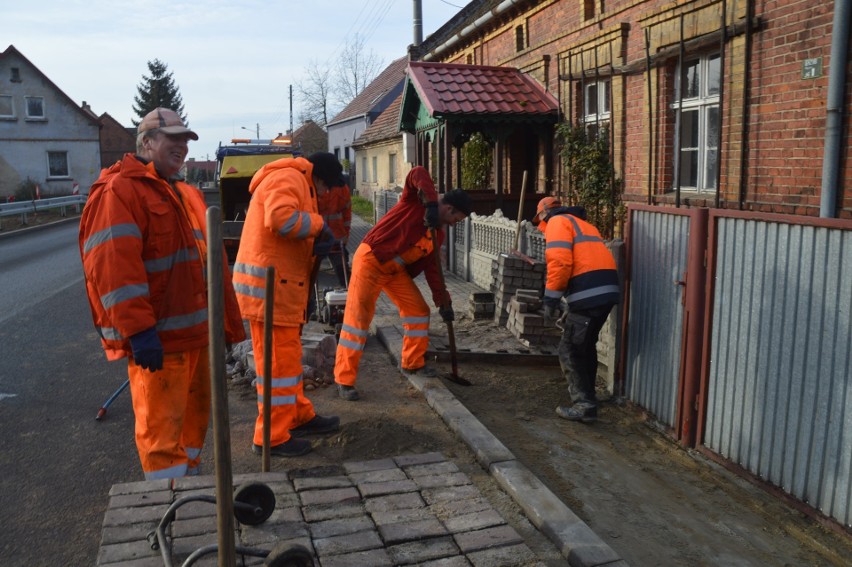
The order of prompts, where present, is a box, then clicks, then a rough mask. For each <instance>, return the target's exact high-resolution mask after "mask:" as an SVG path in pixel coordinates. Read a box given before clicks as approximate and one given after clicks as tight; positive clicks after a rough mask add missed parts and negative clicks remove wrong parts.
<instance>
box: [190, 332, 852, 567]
mask: <svg viewBox="0 0 852 567" xmlns="http://www.w3.org/2000/svg"><path fill="white" fill-rule="evenodd" d="M438 321H439V322H438V323H435V322H433V329H432V331H431V333H432V334H433V335H434V337H433V341H435V342H438V343H440V342H441V340H442V337H443V338H445V337H446V331H445V330H444V329H442V326H441V324H440V320H438ZM378 322H379V323H383V321H381V320H380V321H378ZM311 325H312V326H313V327H310V326H309V327H308V328H306V332H311V331H317V330H318V329H319V332H322V327H321V326H316V324H315V323H312V324H311ZM455 327H456V335H457V341H458V346H459V348H472V349H473V350H478V349H481V350H482V351H492V350H497V349H500V348H506V347H514V346H517V343H514V342H513V340H512V337H511V335H509V333H508V331H506V330H505V329H502V328H499V327H494V326H493V325H491V324H490V323H489V322H481V321H476V322H475V321H470V320H469V319H468V320H466V319H465V318H464V317H463V316H462V317H460V318H459V320H457V321H456V325H455ZM437 366H438V367H439V369H441V370H443V371H444V372H449V370H450V368H449V365H448V364H438V365H437ZM459 375H460V376H462V377H464V378H467V379H468V380H470V381H471V382H473V386H470V387H463V386H458V385H456V384H452V383H450V382H445V383H446V384H447V386H448V387H449V388H450V390H451V391H452V392H453V393H454V394H455V395H456V397H457V398H458V399H459V400H461V401H462V402H463V403H464V405H465V406H466V407H467V408H468V409H469V410H470V411H471V412H472V413H473V414H474V415H476V416H477V418H478V419H479V420H480V421H481V422H482V423H483V424H484V425H485V426H486V427H487V428H488V429H489V430H490V431H491V432H492V433H494V434H495V435H496V436H497V437H498V438H499V439H500V440H501V441H502V442H503V443H504V444H505V445H506V446H507V447H508V448H509V449H510V450H511V451H512V452H513V453H514V454H515V455H516V457H518V459H519V460H520V461H521V462H523V463H524V465H525V466H527V467H528V468H529V469H530V470H531V471H533V473H534V474H536V476H538V478H540V479H541V480H542V482H544V483H545V484H546V485H547V486H548V487H549V488H550V489H551V490H552V491H553V492H554V493H555V494H556V495H557V496H558V497H559V499H560V500H562V501H563V502H564V503H565V504H567V505H568V506H569V507H570V508H571V509H572V510H573V511H574V512H575V513H576V514H578V515H579V516H580V517H581V518H582V519H583V520H584V521H585V522H586V523H587V524H588V525H589V526H590V527H591V528H592V529H593V530H594V531H595V533H597V534H598V535H599V536H600V537H601V538H602V539H603V540H604V541H606V542H607V543H608V544H609V545H610V546H611V547H612V548H613V549H614V550H615V551H616V552H618V553H619V554H620V555H621V556H622V558H623V559H624V560H625V561H626V562H627V563H628V564H630V565H634V566H666V567H668V566H681V565H682V566H711V565H712V566H720V567H722V566H724V567H728V566H746V565H748V566H764V565H770V566H772V565H778V566H841V565H849V564H850V562H849V561H848V558H849V557H852V543H850V539H849V538H844V537H841V536H839V535H837V534H836V533H834V532H831V531H829V530H826V529H825V528H823V527H822V526H820V525H819V524H817V523H816V522H815V521H813V520H812V519H810V518H808V517H806V516H805V515H803V514H801V513H799V512H797V511H795V510H793V509H792V508H790V507H788V506H787V505H785V504H784V503H782V502H781V501H779V500H778V499H776V498H775V497H773V496H771V495H769V494H768V493H766V492H765V491H763V490H761V489H759V488H757V487H755V486H753V485H752V484H750V483H748V482H746V481H745V480H743V479H741V478H740V477H738V476H736V475H734V474H732V473H730V472H729V471H727V470H726V469H724V468H722V467H720V466H719V465H717V464H715V463H713V462H712V461H710V460H708V459H707V458H706V457H704V456H703V455H701V454H700V453H697V452H694V451H693V452H687V451H684V450H682V449H681V448H679V446H677V445H676V444H675V443H673V442H672V441H671V440H670V438H669V437H667V436H666V435H665V434H664V433H663V432H661V431H659V430H657V429H655V428H654V427H653V426H652V425H650V424H649V423H648V422H647V421H646V419H645V417H644V416H643V415H642V414H641V413H640V412H639V411H637V410H635V409H634V408H631V407H629V406H627V405H623V404H618V403H616V402H615V401H608V402H607V403H605V404H603V405H602V408H601V413H600V419H599V421H598V422H597V423H596V424H594V425H591V426H590V425H583V424H575V423H569V422H566V421H564V420H561V419H559V418H558V417H556V415H555V413H554V409H555V408H556V406H557V405H560V404H565V403H568V402H569V399H568V397H567V393H566V388H565V385H564V381H563V379H562V377H561V375H560V371H559V368H558V366H540V365H539V366H535V365H523V366H505V365H489V364H482V363H476V364H464V363H461V364H460V365H459ZM358 388H359V391H361V393H362V396H363V399H362V400H361V401H358V402H345V401H343V400H340V399H339V398H338V397H337V395H336V391H335V389H334V387H325V388H323V387H320V388H318V389H316V390H313V391H311V392H309V393H308V397H310V398H311V399H312V400H313V401H314V404H315V407H316V408H317V410H318V411H319V412H320V413H321V414H336V415H339V416H341V421H342V424H343V427H342V430H341V432H340V433H338V434H335V435H330V436H328V437H326V438H319V439H317V440H316V441H315V450H314V452H313V453H311V454H309V455H306V456H304V457H299V458H295V459H276V458H273V462H272V467H273V470H289V471H296V472H297V474H304V472H303V471H305V470H306V469H312V468H315V467H328V466H336V465H339V464H341V463H343V462H346V461H351V460H365V459H377V458H383V457H387V456H392V455H399V454H406V453H420V452H428V451H441V452H442V453H444V454H445V455H446V456H448V457H449V458H452V459H453V460H454V461H456V462H457V463H458V464H459V466H460V467H461V468H462V469H463V470H464V471H465V472H466V473H467V474H468V475H470V476H471V478H473V479H474V482H475V483H476V484H477V485H478V486H479V487H480V489H481V490H482V491H483V493H484V494H486V496H487V497H488V498H489V499H490V500H491V501H492V502H493V503H494V505H495V507H497V509H498V510H500V511H501V513H503V514H504V517H506V519H507V521H509V522H510V523H511V524H513V526H514V527H515V528H516V529H517V530H518V531H519V532H520V533H521V534H522V535H524V537H525V538H527V540H528V544H529V545H530V547H531V548H533V549H534V551H536V553H538V554H539V557H540V558H541V559H542V560H543V561H544V562H545V563H546V564H548V565H564V564H565V562H564V560H563V559H562V558H561V557H560V556H559V554H558V553H557V552H556V551H555V549H554V548H553V546H552V545H551V544H550V542H549V541H548V540H546V538H544V536H542V535H541V534H540V533H539V532H538V531H537V530H536V529H535V528H534V527H532V526H531V524H530V523H529V522H528V520H527V519H526V518H525V517H524V516H523V515H522V513H520V511H519V509H518V508H517V506H516V505H515V504H514V503H513V502H512V501H511V499H510V498H509V497H507V496H506V495H505V494H504V493H503V492H502V491H501V490H500V489H499V488H497V487H496V485H495V484H494V483H493V481H492V480H491V479H490V477H489V476H488V474H487V473H486V472H485V471H483V470H482V469H481V468H480V466H479V465H478V464H477V463H476V462H475V460H474V459H473V457H472V455H471V453H470V451H469V450H468V448H467V447H466V446H465V445H464V444H463V443H461V442H460V441H459V440H458V439H457V438H456V437H455V436H454V435H453V433H452V432H451V431H449V429H447V427H446V426H445V425H444V424H443V422H442V421H441V420H440V418H439V417H438V416H437V415H436V414H434V413H433V412H432V410H431V409H429V407H428V405H427V404H426V402H425V400H424V399H423V397H422V395H421V394H420V393H419V392H418V391H417V390H416V389H414V388H413V387H412V386H411V385H409V384H408V382H407V381H406V380H405V379H403V378H402V376H401V375H400V374H399V373H398V371H397V369H396V366H395V364H394V363H393V360H392V359H391V357H390V355H389V354H388V353H387V352H386V351H385V350H384V348H383V347H382V346H381V345H380V344H379V343H378V341H377V340H376V339H375V338H371V339H370V341H369V343H368V348H367V350H366V351H365V355H364V358H363V359H362V363H361V368H360V372H359V382H358ZM255 400H256V397H255V393H254V389H253V388H250V387H248V386H247V385H246V384H241V385H235V386H233V387H232V390H231V405H230V408H231V423H232V427H231V436H232V444H233V448H232V451H233V462H234V472H252V471H257V470H260V457H259V456H257V455H254V454H253V453H251V451H250V450H249V445H250V443H251V432H252V428H253V426H254V419H255V415H256V413H255V412H256V410H255ZM210 466H211V467H212V465H210ZM206 470H212V469H205V472H206Z"/></svg>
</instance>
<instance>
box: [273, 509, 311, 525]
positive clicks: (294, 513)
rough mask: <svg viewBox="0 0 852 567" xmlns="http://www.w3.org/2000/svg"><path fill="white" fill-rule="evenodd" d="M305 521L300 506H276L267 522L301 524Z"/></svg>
mask: <svg viewBox="0 0 852 567" xmlns="http://www.w3.org/2000/svg"><path fill="white" fill-rule="evenodd" d="M302 520H304V517H303V516H302V509H301V508H300V507H299V506H295V505H291V506H275V510H273V511H272V515H270V516H269V518H268V519H267V520H266V521H267V522H273V523H274V522H301V521H302Z"/></svg>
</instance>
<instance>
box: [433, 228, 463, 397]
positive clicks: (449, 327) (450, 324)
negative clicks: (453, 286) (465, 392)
mask: <svg viewBox="0 0 852 567" xmlns="http://www.w3.org/2000/svg"><path fill="white" fill-rule="evenodd" d="M430 230H431V232H432V244H433V246H434V247H435V249H434V251H433V252H434V254H435V266H436V267H437V268H438V278H439V279H440V282H441V289H442V290H443V291H444V296H446V295H447V284H446V283H445V282H444V268H443V266H441V251H440V250H438V239H437V233H436V231H435V229H434V228H433V229H430ZM445 323H446V324H447V336H448V337H449V338H450V364H451V366H452V368H453V372H452V373H451V374H449V375H446V376H444V377H445V378H446V379H447V380H449V381H450V382H454V383H456V384H460V385H462V386H471V385H472V383H471V382H470V380H466V379H464V378H462V377H461V376H459V371H458V361H457V360H456V334H455V333H454V332H453V322H452V321H445Z"/></svg>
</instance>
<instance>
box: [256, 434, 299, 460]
mask: <svg viewBox="0 0 852 567" xmlns="http://www.w3.org/2000/svg"><path fill="white" fill-rule="evenodd" d="M251 448H252V451H254V452H255V453H257V454H258V455H260V454H262V453H263V447H261V446H260V445H255V444H252V446H251ZM312 449H313V447H311V442H310V441H308V440H306V439H296V438H295V437H291V438H290V439H289V440H287V441H284V442H283V443H279V444H278V445H273V446H272V447H270V448H269V454H270V455H273V456H276V457H298V456H300V455H306V454H308V453H310V452H311V450H312Z"/></svg>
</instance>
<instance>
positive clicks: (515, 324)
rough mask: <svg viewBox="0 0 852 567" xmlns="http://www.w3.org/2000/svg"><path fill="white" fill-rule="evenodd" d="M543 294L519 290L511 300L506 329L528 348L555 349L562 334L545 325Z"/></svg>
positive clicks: (536, 291) (554, 328)
mask: <svg viewBox="0 0 852 567" xmlns="http://www.w3.org/2000/svg"><path fill="white" fill-rule="evenodd" d="M541 308H542V300H541V293H540V292H539V291H538V290H535V289H519V290H517V291H516V292H515V295H514V297H512V299H510V300H509V304H508V307H507V311H508V320H507V322H506V328H507V329H509V332H511V333H512V335H514V336H515V337H516V338H517V339H518V340H519V341H520V342H521V343H523V344H524V345H525V346H527V347H555V346H557V345H558V344H559V338H560V336H561V332H560V331H559V329H558V328H556V327H554V326H547V327H545V325H544V317H543V316H542V313H541Z"/></svg>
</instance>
